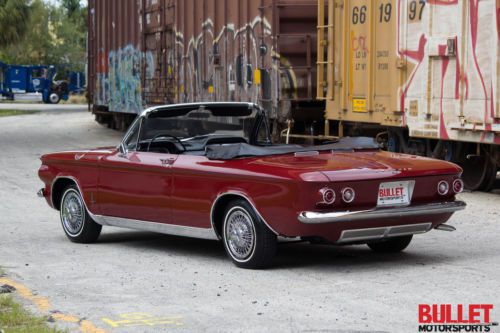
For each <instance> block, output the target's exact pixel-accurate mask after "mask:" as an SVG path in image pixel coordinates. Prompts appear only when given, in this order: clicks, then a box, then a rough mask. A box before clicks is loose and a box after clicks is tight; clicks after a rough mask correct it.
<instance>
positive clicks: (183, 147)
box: [146, 133, 187, 153]
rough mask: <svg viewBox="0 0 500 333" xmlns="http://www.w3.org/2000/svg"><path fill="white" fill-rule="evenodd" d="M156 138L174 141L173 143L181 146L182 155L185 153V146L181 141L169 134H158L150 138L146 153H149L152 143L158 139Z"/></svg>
mask: <svg viewBox="0 0 500 333" xmlns="http://www.w3.org/2000/svg"><path fill="white" fill-rule="evenodd" d="M158 138H172V139H174V140H175V141H177V142H178V143H179V144H180V145H181V147H182V152H183V153H185V152H186V151H187V149H186V146H184V144H183V143H182V141H181V139H179V138H178V137H176V136H174V135H170V134H167V133H158V134H156V135H155V136H153V137H152V138H151V141H149V144H148V149H147V150H146V151H149V149H150V148H151V145H152V144H153V142H154V141H155V140H156V139H158Z"/></svg>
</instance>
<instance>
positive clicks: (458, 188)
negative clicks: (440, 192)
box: [453, 179, 464, 194]
mask: <svg viewBox="0 0 500 333" xmlns="http://www.w3.org/2000/svg"><path fill="white" fill-rule="evenodd" d="M463 190H464V182H463V181H462V179H455V180H454V181H453V192H455V193H456V194H458V193H462V191H463Z"/></svg>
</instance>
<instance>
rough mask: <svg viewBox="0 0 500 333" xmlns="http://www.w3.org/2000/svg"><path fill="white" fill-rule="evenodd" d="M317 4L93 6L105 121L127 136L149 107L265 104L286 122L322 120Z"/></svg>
mask: <svg viewBox="0 0 500 333" xmlns="http://www.w3.org/2000/svg"><path fill="white" fill-rule="evenodd" d="M316 1H317V0H238V1H229V0H114V1H112V0H90V1H89V35H88V70H89V89H88V91H89V97H90V101H91V103H92V105H93V110H94V113H95V114H96V116H97V120H98V121H100V122H108V123H109V124H110V125H111V126H113V127H115V128H117V127H118V128H119V127H124V126H126V125H127V123H128V122H129V121H130V118H131V117H134V116H135V115H136V114H137V113H138V112H140V111H141V110H142V109H143V108H144V107H146V106H150V105H155V104H165V103H182V102H196V101H249V102H254V103H258V104H260V105H262V106H263V107H265V108H266V109H267V110H268V112H269V115H270V117H271V118H272V119H276V120H277V121H279V122H282V121H283V120H284V119H287V118H290V116H291V113H292V112H293V113H296V114H304V115H306V114H307V115H308V116H314V115H316V117H319V118H323V111H324V106H323V105H324V104H322V103H318V102H317V101H316V90H315V85H316V76H315V75H316V51H317V47H316V45H317V40H316V21H317V19H316V18H317V2H316ZM302 110H307V112H302ZM127 115H130V116H127Z"/></svg>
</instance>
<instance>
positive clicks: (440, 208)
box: [298, 201, 466, 224]
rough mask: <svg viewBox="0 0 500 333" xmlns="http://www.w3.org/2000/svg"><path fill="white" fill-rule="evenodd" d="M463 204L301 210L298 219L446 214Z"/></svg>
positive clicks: (349, 219) (314, 221)
mask: <svg viewBox="0 0 500 333" xmlns="http://www.w3.org/2000/svg"><path fill="white" fill-rule="evenodd" d="M465 206H466V204H465V202H463V201H451V202H439V203H431V204H424V205H415V206H405V207H391V208H373V209H369V210H358V211H341V212H301V213H300V214H299V216H298V219H299V221H300V222H302V223H305V224H319V223H337V222H352V221H359V220H374V219H385V218H395V217H396V218H401V217H409V216H426V215H435V214H446V213H453V212H456V211H459V210H462V209H465Z"/></svg>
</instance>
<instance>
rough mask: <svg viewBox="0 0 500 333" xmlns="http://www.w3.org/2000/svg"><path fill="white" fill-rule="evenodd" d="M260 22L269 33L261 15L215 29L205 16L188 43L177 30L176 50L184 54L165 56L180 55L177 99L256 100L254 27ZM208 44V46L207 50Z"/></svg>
mask: <svg viewBox="0 0 500 333" xmlns="http://www.w3.org/2000/svg"><path fill="white" fill-rule="evenodd" d="M262 24H263V25H264V27H265V34H266V35H270V33H271V26H270V24H269V22H267V20H266V19H265V18H264V19H263V18H262V17H256V18H255V19H254V20H253V21H252V22H249V23H247V24H245V25H243V26H242V27H239V28H238V27H235V25H234V24H227V25H225V26H223V27H222V29H221V30H220V31H215V27H214V23H213V21H212V20H211V19H208V20H206V21H205V22H203V24H202V32H201V33H200V34H199V35H198V36H192V37H191V38H190V39H189V41H188V42H187V43H185V41H184V39H185V36H184V34H183V33H182V32H177V33H176V45H177V47H178V50H177V52H178V53H179V54H182V55H183V56H182V57H172V56H168V58H169V59H171V58H175V59H182V60H180V61H178V62H177V63H176V67H177V68H178V73H179V75H178V78H179V81H178V85H179V93H180V94H181V96H179V97H180V101H182V102H193V101H196V100H209V101H210V100H246V101H252V102H255V103H257V102H258V99H259V89H260V83H261V82H260V79H257V80H255V70H257V69H258V68H259V56H260V50H259V43H258V37H257V32H256V30H257V28H260V26H261V25H262ZM185 45H186V46H185ZM207 45H209V46H211V49H210V50H209V49H208V48H207ZM171 52H172V51H171ZM226 56H227V59H225V58H224V57H226ZM222 64H227V67H226V68H224V66H221V65H222ZM265 93H268V92H265Z"/></svg>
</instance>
